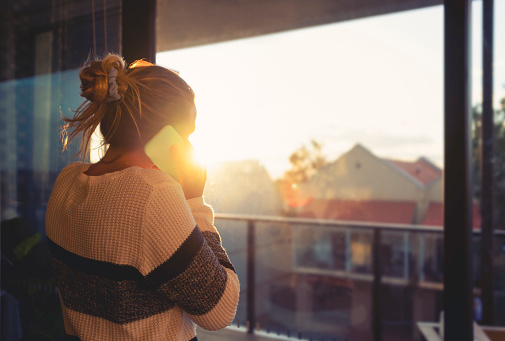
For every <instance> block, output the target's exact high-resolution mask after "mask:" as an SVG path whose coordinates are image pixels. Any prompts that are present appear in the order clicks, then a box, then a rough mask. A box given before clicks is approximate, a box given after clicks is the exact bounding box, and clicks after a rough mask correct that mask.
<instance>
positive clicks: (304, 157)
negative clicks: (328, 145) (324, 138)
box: [283, 140, 327, 184]
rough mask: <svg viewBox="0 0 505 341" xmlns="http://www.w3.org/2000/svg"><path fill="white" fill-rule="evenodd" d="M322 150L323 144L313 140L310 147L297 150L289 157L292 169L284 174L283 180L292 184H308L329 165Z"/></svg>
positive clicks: (303, 146)
mask: <svg viewBox="0 0 505 341" xmlns="http://www.w3.org/2000/svg"><path fill="white" fill-rule="evenodd" d="M322 148H323V145H322V144H321V143H319V142H317V141H315V140H311V141H310V145H309V147H307V146H305V145H302V146H301V147H300V148H298V149H297V150H295V151H294V152H293V153H292V154H291V155H290V157H289V162H290V163H291V169H290V170H288V171H287V172H285V173H284V178H283V180H284V181H286V182H289V183H291V184H300V183H305V182H307V181H308V180H309V179H310V178H311V177H312V176H313V175H314V174H316V173H317V171H318V170H320V169H321V168H323V167H324V166H325V165H326V164H327V160H326V158H325V157H324V156H323V153H322Z"/></svg>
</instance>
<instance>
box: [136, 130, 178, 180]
mask: <svg viewBox="0 0 505 341" xmlns="http://www.w3.org/2000/svg"><path fill="white" fill-rule="evenodd" d="M183 143H184V142H183V140H182V137H181V136H180V135H179V134H178V133H177V132H176V131H175V129H174V127H172V126H171V125H167V126H164V127H163V128H162V129H161V130H160V131H159V132H158V133H157V134H156V135H154V137H153V138H152V139H151V140H149V142H147V143H146V145H145V146H144V151H145V153H146V155H147V156H148V157H149V158H150V159H151V161H152V162H154V164H155V165H156V166H157V167H158V168H159V169H160V170H162V171H163V172H165V173H167V174H168V175H170V176H172V177H173V178H174V179H176V180H177V181H179V172H178V171H177V165H176V164H175V161H174V159H173V157H172V153H171V152H170V148H171V147H172V146H173V145H175V146H177V147H178V148H179V150H181V148H182V147H183Z"/></svg>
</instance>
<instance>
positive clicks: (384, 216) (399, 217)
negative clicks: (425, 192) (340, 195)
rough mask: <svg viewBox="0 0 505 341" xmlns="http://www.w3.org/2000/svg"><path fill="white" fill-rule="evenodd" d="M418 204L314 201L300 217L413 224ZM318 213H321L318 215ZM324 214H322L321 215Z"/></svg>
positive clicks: (404, 202)
mask: <svg viewBox="0 0 505 341" xmlns="http://www.w3.org/2000/svg"><path fill="white" fill-rule="evenodd" d="M415 209H416V203H415V202H413V201H412V202H411V201H377V200H370V201H353V200H324V199H314V200H312V201H311V202H310V203H308V204H307V205H306V206H305V207H303V208H301V209H300V214H299V216H300V217H304V218H313V217H315V218H319V219H333V220H350V221H362V222H377V223H392V224H411V223H412V221H413V219H414V212H415ZM318 212H320V213H319V214H318ZM321 212H322V213H321Z"/></svg>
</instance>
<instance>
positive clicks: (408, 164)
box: [334, 143, 442, 188]
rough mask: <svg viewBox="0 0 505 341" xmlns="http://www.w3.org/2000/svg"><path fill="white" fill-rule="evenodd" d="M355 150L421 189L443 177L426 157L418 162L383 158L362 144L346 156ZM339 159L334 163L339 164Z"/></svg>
mask: <svg viewBox="0 0 505 341" xmlns="http://www.w3.org/2000/svg"><path fill="white" fill-rule="evenodd" d="M354 150H362V151H365V152H366V153H367V154H369V155H370V156H371V157H373V158H375V159H377V160H380V161H381V162H383V163H384V164H385V165H387V166H388V167H390V168H391V169H393V170H394V171H396V172H397V173H398V174H400V175H401V176H403V177H405V178H406V179H407V180H409V181H410V182H412V183H413V184H414V185H416V186H417V187H419V188H423V187H425V186H428V185H430V184H431V183H433V182H434V181H436V180H438V179H439V178H441V177H442V170H441V169H440V168H439V167H437V166H436V165H435V164H434V163H432V162H431V161H429V160H428V159H427V158H425V157H420V158H419V159H417V160H416V161H403V160H394V159H388V158H381V157H378V156H377V155H375V154H374V153H372V152H371V151H370V150H369V149H368V148H366V147H365V146H363V145H362V144H361V143H356V144H355V145H354V146H353V147H352V148H351V149H350V150H349V151H348V152H347V153H345V154H344V155H346V154H349V153H352V152H353V151H354ZM338 160H340V158H338V159H337V160H336V161H335V162H334V163H336V162H338Z"/></svg>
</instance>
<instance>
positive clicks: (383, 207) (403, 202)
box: [298, 144, 480, 227]
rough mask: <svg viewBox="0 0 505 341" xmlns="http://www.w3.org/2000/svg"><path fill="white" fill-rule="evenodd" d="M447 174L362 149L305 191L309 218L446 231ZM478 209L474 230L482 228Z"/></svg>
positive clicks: (302, 211) (304, 211) (302, 212)
mask: <svg viewBox="0 0 505 341" xmlns="http://www.w3.org/2000/svg"><path fill="white" fill-rule="evenodd" d="M442 175H443V172H442V170H441V169H440V168H439V167H438V166H437V165H435V164H434V163H432V162H431V161H429V160H428V159H427V158H425V157H420V158H419V159H417V160H415V161H400V160H393V159H386V158H380V157H378V156H376V155H374V154H373V153H372V152H371V151H370V150H368V149H367V148H365V147H364V146H362V145H361V144H356V145H355V146H354V147H353V148H351V150H349V151H348V152H347V153H345V154H344V155H342V156H341V157H340V158H338V159H337V160H335V161H334V162H332V163H330V164H328V165H327V166H325V167H324V168H323V169H321V170H320V171H319V172H318V173H317V174H316V175H315V176H313V177H312V178H311V179H310V180H309V182H308V183H307V184H305V185H303V186H300V187H301V192H302V193H303V194H302V195H303V196H304V197H305V198H306V202H307V203H306V204H305V205H304V206H303V207H300V208H299V209H298V216H300V217H305V218H318V219H334V220H350V221H363V222H379V223H394V224H422V225H425V224H426V225H434V226H442V225H443V214H442V213H443V210H442V207H443V206H442V202H443V184H442ZM478 212H479V210H478V206H477V205H475V207H474V226H475V227H480V217H479V214H478Z"/></svg>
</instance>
